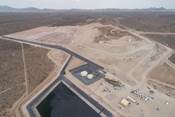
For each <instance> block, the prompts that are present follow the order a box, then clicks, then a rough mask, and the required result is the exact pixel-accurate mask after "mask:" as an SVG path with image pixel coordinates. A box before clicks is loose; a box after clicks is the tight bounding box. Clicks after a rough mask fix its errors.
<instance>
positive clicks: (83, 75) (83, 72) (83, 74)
mask: <svg viewBox="0 0 175 117" xmlns="http://www.w3.org/2000/svg"><path fill="white" fill-rule="evenodd" d="M80 74H81V76H82V77H85V76H87V75H88V72H87V71H82V72H81V73H80Z"/></svg>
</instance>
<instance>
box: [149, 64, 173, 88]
mask: <svg viewBox="0 0 175 117" xmlns="http://www.w3.org/2000/svg"><path fill="white" fill-rule="evenodd" d="M148 77H149V78H151V79H154V80H157V81H160V82H162V83H167V84H170V85H174V86H175V69H173V68H172V67H170V66H169V65H168V64H167V63H164V64H161V65H159V66H157V67H156V68H154V69H153V70H152V71H151V72H150V74H149V75H148Z"/></svg>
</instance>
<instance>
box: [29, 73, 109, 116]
mask: <svg viewBox="0 0 175 117" xmlns="http://www.w3.org/2000/svg"><path fill="white" fill-rule="evenodd" d="M27 110H28V112H29V115H30V116H31V117H101V115H102V114H103V115H106V116H107V117H112V114H111V113H110V112H109V111H108V110H106V109H105V108H104V107H103V106H101V105H100V104H99V103H97V102H96V101H95V100H93V99H92V98H90V97H89V96H88V95H87V94H85V93H84V92H83V91H81V90H80V89H79V88H78V87H77V86H75V85H74V84H73V83H72V82H70V81H69V80H68V79H67V78H65V77H64V76H60V77H59V78H58V80H57V81H55V82H54V84H52V85H51V86H49V87H48V88H47V89H46V90H45V91H43V92H42V93H41V94H39V95H38V96H37V97H36V98H35V99H34V100H32V101H31V102H30V103H29V104H28V105H27Z"/></svg>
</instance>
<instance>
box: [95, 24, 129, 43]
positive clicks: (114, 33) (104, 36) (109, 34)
mask: <svg viewBox="0 0 175 117" xmlns="http://www.w3.org/2000/svg"><path fill="white" fill-rule="evenodd" d="M97 29H98V30H99V32H100V33H101V34H100V35H99V36H97V37H95V39H94V42H96V43H99V42H100V41H104V42H106V41H110V40H111V39H113V38H114V39H119V38H121V37H123V36H127V35H129V33H127V32H126V31H121V30H114V28H113V27H110V26H106V27H99V28H97Z"/></svg>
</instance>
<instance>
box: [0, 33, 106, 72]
mask: <svg viewBox="0 0 175 117" xmlns="http://www.w3.org/2000/svg"><path fill="white" fill-rule="evenodd" d="M2 38H4V39H9V40H14V41H20V42H23V43H29V44H34V45H40V46H45V47H49V48H53V49H60V50H63V51H65V52H67V53H69V54H70V55H72V56H75V57H77V58H79V59H81V60H83V61H85V62H87V63H89V64H92V65H95V66H97V67H99V68H100V69H104V68H103V67H102V66H100V65H98V64H96V63H94V62H92V61H90V60H88V59H87V58H85V57H83V56H81V55H79V54H77V53H75V52H73V51H71V50H70V49H67V48H65V47H63V46H60V45H51V44H44V43H39V42H33V41H28V40H22V39H17V38H12V37H6V36H2Z"/></svg>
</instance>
